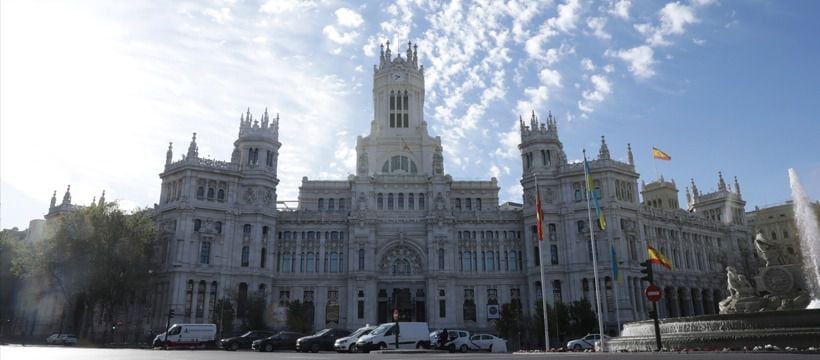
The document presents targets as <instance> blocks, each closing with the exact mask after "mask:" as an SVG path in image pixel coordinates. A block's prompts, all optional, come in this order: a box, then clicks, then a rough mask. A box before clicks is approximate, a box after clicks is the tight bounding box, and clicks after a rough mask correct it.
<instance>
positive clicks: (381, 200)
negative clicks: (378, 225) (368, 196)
mask: <svg viewBox="0 0 820 360" xmlns="http://www.w3.org/2000/svg"><path fill="white" fill-rule="evenodd" d="M376 205H377V206H378V208H379V210H381V209H384V195H382V193H379V194H378V195H376Z"/></svg>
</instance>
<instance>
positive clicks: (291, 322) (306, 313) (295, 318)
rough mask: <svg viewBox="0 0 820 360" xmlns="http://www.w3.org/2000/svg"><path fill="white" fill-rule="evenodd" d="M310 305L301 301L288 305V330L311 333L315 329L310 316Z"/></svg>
mask: <svg viewBox="0 0 820 360" xmlns="http://www.w3.org/2000/svg"><path fill="white" fill-rule="evenodd" d="M310 311H311V308H310V305H309V304H305V303H303V302H301V301H299V300H295V301H291V302H289V303H288V311H287V320H286V321H285V322H286V324H287V326H288V330H290V331H295V332H300V333H309V332H310V331H311V330H312V329H313V323H312V322H311V316H310Z"/></svg>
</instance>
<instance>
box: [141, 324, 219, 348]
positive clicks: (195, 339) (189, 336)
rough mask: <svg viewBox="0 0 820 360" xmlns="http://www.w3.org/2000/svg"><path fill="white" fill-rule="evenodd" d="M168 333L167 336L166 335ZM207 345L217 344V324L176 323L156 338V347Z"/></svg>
mask: <svg viewBox="0 0 820 360" xmlns="http://www.w3.org/2000/svg"><path fill="white" fill-rule="evenodd" d="M166 333H167V337H166ZM166 339H167V341H168V342H167V345H168V346H169V347H205V346H213V345H214V344H216V324H174V325H171V327H170V328H169V329H168V331H166V332H164V333H162V334H159V335H157V337H155V338H154V347H161V346H164V345H166Z"/></svg>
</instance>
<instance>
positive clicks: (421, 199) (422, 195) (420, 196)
mask: <svg viewBox="0 0 820 360" xmlns="http://www.w3.org/2000/svg"><path fill="white" fill-rule="evenodd" d="M419 209H420V210H424V194H419Z"/></svg>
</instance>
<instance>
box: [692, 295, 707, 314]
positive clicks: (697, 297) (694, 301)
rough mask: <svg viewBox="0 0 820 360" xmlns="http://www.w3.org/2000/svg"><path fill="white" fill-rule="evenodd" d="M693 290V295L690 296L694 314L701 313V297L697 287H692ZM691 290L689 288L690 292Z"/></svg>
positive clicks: (702, 312) (702, 311)
mask: <svg viewBox="0 0 820 360" xmlns="http://www.w3.org/2000/svg"><path fill="white" fill-rule="evenodd" d="M693 290H694V291H695V296H694V297H692V305H693V307H694V309H695V315H703V314H704V310H703V298H702V297H701V294H700V291H699V290H697V289H693ZM691 291H692V290H690V292H691Z"/></svg>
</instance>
